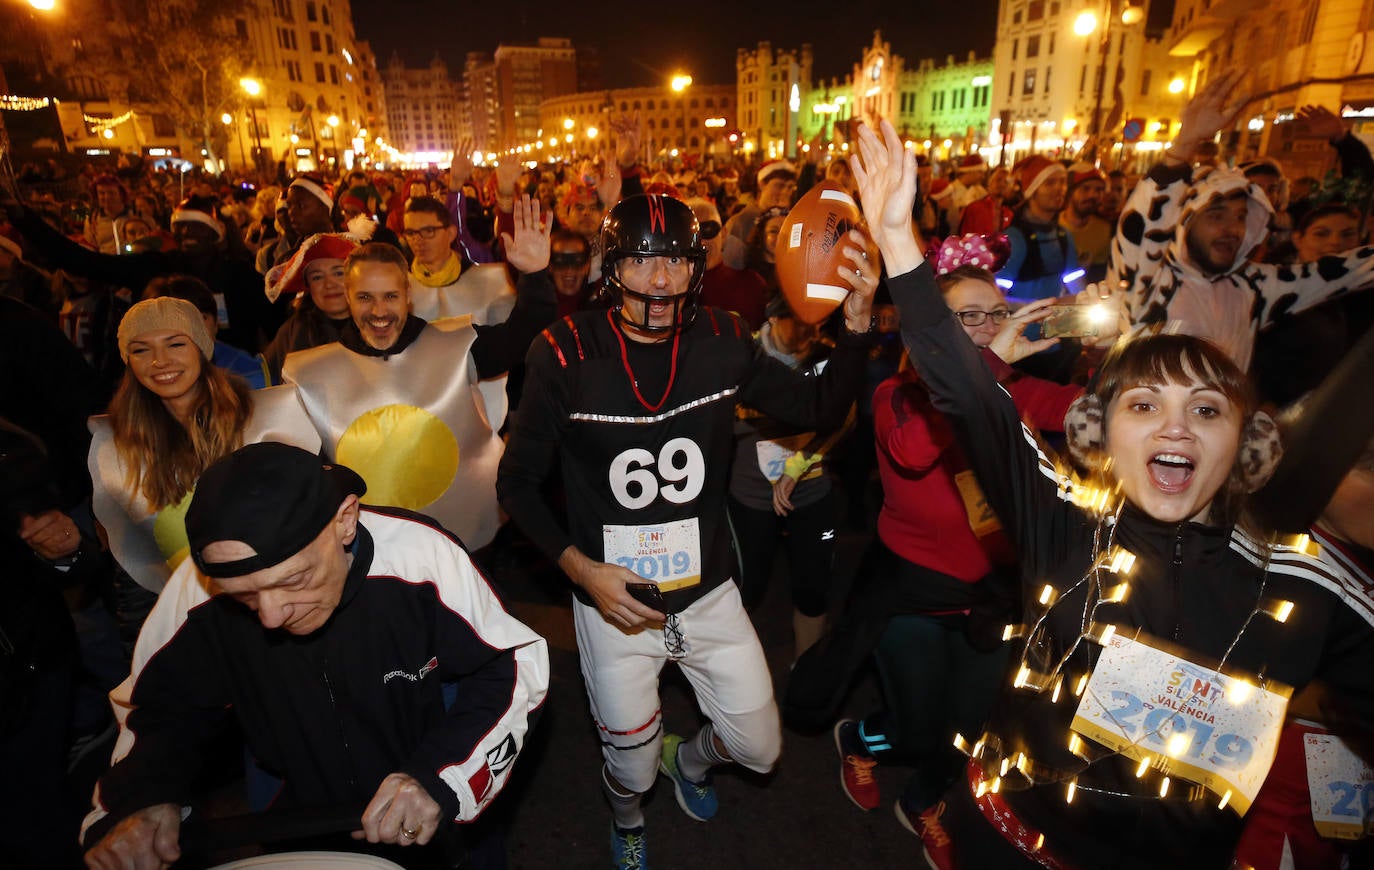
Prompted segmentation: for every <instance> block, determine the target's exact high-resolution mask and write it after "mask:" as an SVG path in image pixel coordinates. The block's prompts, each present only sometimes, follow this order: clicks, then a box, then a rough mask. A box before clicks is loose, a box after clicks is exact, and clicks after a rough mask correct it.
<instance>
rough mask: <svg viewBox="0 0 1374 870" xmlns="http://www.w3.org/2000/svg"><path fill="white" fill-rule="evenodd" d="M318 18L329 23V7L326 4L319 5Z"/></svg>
mask: <svg viewBox="0 0 1374 870" xmlns="http://www.w3.org/2000/svg"><path fill="white" fill-rule="evenodd" d="M320 20H321V21H323V22H324V23H325V24H329V23H330V21H329V7H328V6H321V7H320Z"/></svg>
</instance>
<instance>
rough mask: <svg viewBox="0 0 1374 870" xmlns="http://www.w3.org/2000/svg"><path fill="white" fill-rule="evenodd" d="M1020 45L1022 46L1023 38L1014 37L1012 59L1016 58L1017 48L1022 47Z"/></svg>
mask: <svg viewBox="0 0 1374 870" xmlns="http://www.w3.org/2000/svg"><path fill="white" fill-rule="evenodd" d="M1020 47H1021V40H1019V39H1013V40H1012V41H1011V59H1012V60H1016V50H1017V49H1018V48H1020Z"/></svg>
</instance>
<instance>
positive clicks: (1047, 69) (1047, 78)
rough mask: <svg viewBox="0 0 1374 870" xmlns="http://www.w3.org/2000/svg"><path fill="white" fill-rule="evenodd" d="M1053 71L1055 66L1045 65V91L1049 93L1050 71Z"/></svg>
mask: <svg viewBox="0 0 1374 870" xmlns="http://www.w3.org/2000/svg"><path fill="white" fill-rule="evenodd" d="M1052 72H1054V67H1052V66H1047V67H1045V93H1047V94H1048V93H1049V92H1050V73H1052Z"/></svg>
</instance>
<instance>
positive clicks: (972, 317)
mask: <svg viewBox="0 0 1374 870" xmlns="http://www.w3.org/2000/svg"><path fill="white" fill-rule="evenodd" d="M954 316H955V317H957V318H959V322H960V323H962V324H964V325H965V326H982V325H983V324H984V323H987V322H988V318H989V317H991V318H992V322H993V323H995V324H1002V323H1006V322H1007V318H1009V317H1011V309H1010V308H998V309H996V310H994V311H979V310H977V309H973V310H971V311H956V312H954Z"/></svg>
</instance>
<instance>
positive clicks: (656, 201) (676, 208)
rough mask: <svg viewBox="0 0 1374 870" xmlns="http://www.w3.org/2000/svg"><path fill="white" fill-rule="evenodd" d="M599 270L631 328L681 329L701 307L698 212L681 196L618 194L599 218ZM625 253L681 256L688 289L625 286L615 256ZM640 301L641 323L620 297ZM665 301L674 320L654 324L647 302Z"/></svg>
mask: <svg viewBox="0 0 1374 870" xmlns="http://www.w3.org/2000/svg"><path fill="white" fill-rule="evenodd" d="M601 252H602V253H601V273H602V275H603V276H604V277H605V280H606V288H607V289H608V290H609V291H610V293H611V298H612V299H613V300H614V305H615V312H616V316H617V317H619V318H620V320H621V322H622V323H627V324H629V325H630V326H632V327H633V328H634V329H635V330H636V331H638V332H643V333H648V334H650V335H671V334H673V333H674V332H677V331H678V330H682V329H686V328H687V327H688V326H689V325H690V324H691V323H692V320H693V319H695V318H696V316H697V310H698V309H699V308H700V307H701V282H702V280H703V279H704V278H705V277H706V248H705V246H704V245H702V243H701V228H700V226H699V225H698V224H697V217H696V215H695V214H693V213H692V210H691V209H690V208H689V207H688V206H687V205H686V204H685V203H684V202H682V201H681V200H679V199H676V198H674V197H671V196H664V195H662V194H657V193H649V194H641V195H639V196H631V197H628V198H626V199H622V200H621V201H620V202H618V203H616V205H615V208H613V209H611V210H610V211H609V212H607V213H606V218H605V220H603V221H602V222H601ZM629 257H682V258H684V259H686V260H687V261H688V262H689V263H690V264H691V266H692V276H691V278H690V280H689V281H688V284H687V292H686V293H682V294H678V295H669V296H655V295H652V294H648V293H640V292H638V291H636V290H631V289H630V288H628V287H626V286H625V284H624V282H622V281H621V280H620V274H619V265H620V261H621V260H624V259H626V258H629ZM626 296H629V297H631V298H633V299H635V300H636V301H639V302H642V303H643V304H644V317H643V321H644V322H642V323H639V322H635V321H634V320H630V319H628V318H627V317H626V314H625V297H626ZM663 302H667V303H670V304H672V305H673V309H674V310H673V322H672V323H671V324H667V325H662V326H657V325H651V324H650V323H648V320H649V315H648V306H649V305H650V304H651V303H663Z"/></svg>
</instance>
